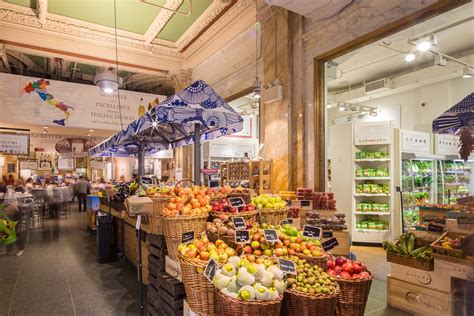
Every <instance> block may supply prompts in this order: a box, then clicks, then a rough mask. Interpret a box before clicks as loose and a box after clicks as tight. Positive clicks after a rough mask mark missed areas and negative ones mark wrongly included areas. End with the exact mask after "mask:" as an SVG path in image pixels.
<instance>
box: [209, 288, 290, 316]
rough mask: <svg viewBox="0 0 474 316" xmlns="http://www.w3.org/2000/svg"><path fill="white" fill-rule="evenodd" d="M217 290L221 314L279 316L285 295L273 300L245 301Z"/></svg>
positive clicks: (223, 315) (231, 315)
mask: <svg viewBox="0 0 474 316" xmlns="http://www.w3.org/2000/svg"><path fill="white" fill-rule="evenodd" d="M215 291H216V292H217V300H218V302H219V304H218V308H219V315H220V316H275V315H276V316H278V315H280V309H281V302H282V299H283V295H280V296H279V297H278V298H277V299H276V300H272V301H244V300H240V299H236V298H232V297H230V296H227V295H225V294H222V293H221V292H220V291H218V290H215Z"/></svg>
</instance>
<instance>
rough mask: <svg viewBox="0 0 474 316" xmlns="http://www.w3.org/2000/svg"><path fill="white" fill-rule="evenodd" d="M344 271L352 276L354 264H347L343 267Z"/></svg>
mask: <svg viewBox="0 0 474 316" xmlns="http://www.w3.org/2000/svg"><path fill="white" fill-rule="evenodd" d="M342 270H343V271H345V272H348V273H350V274H352V273H353V272H354V266H353V265H352V263H348V262H347V263H344V264H343V265H342Z"/></svg>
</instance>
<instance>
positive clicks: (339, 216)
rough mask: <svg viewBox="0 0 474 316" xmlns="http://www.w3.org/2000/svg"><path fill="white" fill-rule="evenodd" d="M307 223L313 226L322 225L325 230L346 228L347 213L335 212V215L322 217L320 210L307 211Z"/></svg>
mask: <svg viewBox="0 0 474 316" xmlns="http://www.w3.org/2000/svg"><path fill="white" fill-rule="evenodd" d="M306 223H307V224H309V225H312V226H316V227H321V228H322V229H323V230H337V231H340V230H345V229H347V226H346V214H344V213H342V212H334V216H325V217H321V214H320V212H319V210H312V211H307V213H306Z"/></svg>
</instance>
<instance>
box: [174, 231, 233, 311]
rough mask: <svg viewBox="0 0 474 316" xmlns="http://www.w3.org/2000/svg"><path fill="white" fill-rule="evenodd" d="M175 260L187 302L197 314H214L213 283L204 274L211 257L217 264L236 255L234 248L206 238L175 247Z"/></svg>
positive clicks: (220, 265)
mask: <svg viewBox="0 0 474 316" xmlns="http://www.w3.org/2000/svg"><path fill="white" fill-rule="evenodd" d="M178 251H179V254H178V261H179V265H180V268H181V273H182V277H183V283H184V288H185V290H186V301H187V302H188V304H189V306H190V308H191V310H192V311H193V312H194V313H196V315H216V314H217V312H216V304H215V302H216V297H215V292H214V285H213V284H212V283H211V282H209V280H208V279H207V278H206V276H205V275H204V270H205V268H206V265H207V263H208V262H209V260H210V259H214V260H215V261H216V262H217V265H218V267H219V268H220V267H222V265H223V264H224V263H225V262H227V260H228V258H230V257H232V256H234V255H235V250H234V249H232V248H231V247H229V246H228V245H227V244H226V243H225V242H224V241H222V240H216V242H215V243H213V242H211V241H209V240H208V239H207V238H205V237H204V238H202V239H195V240H194V241H192V242H190V243H186V244H180V245H179V246H178Z"/></svg>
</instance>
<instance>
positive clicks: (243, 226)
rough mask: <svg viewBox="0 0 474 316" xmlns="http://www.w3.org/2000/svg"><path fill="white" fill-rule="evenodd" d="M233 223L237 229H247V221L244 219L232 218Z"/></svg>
mask: <svg viewBox="0 0 474 316" xmlns="http://www.w3.org/2000/svg"><path fill="white" fill-rule="evenodd" d="M232 223H234V228H235V229H246V228H247V224H245V220H244V218H243V217H238V216H236V217H232Z"/></svg>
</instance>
